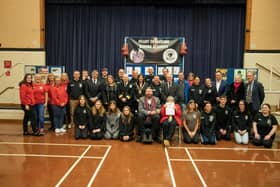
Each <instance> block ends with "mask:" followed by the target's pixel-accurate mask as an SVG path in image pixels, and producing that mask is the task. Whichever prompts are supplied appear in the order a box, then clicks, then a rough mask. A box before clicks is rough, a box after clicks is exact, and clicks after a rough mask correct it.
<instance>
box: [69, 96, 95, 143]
mask: <svg viewBox="0 0 280 187" xmlns="http://www.w3.org/2000/svg"><path fill="white" fill-rule="evenodd" d="M73 118H74V124H75V139H76V140H77V139H80V138H83V139H86V138H87V137H88V128H89V124H90V123H91V111H90V108H89V106H88V105H87V99H86V97H85V96H84V95H81V96H80V97H79V104H78V106H77V107H76V108H75V110H74V116H73Z"/></svg>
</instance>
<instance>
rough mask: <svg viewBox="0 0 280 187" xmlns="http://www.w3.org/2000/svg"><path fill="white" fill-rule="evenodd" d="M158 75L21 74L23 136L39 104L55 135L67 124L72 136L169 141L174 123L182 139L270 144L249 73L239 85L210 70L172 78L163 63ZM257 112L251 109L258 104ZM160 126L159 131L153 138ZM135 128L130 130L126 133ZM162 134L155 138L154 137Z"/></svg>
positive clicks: (269, 123)
mask: <svg viewBox="0 0 280 187" xmlns="http://www.w3.org/2000/svg"><path fill="white" fill-rule="evenodd" d="M162 71H163V72H162V76H158V75H154V72H153V68H149V69H148V75H146V76H144V75H142V74H139V73H138V72H137V71H136V70H134V71H133V72H132V77H131V79H129V77H128V75H127V74H125V70H124V69H119V71H118V74H117V77H116V78H114V77H113V76H112V75H109V73H108V69H107V68H102V71H101V76H100V75H99V72H98V71H97V70H93V71H92V73H91V77H90V76H89V73H88V71H86V70H83V71H82V76H81V74H80V72H79V71H74V72H73V78H72V79H71V80H69V79H68V75H67V74H66V73H63V74H62V75H61V77H55V76H54V75H52V74H49V75H48V78H47V81H46V83H42V81H41V77H40V75H35V77H34V81H33V78H32V75H31V74H26V75H25V77H24V79H23V81H21V83H20V98H21V104H22V108H23V110H24V119H23V134H24V135H29V134H31V133H29V132H28V128H27V123H28V121H30V122H31V126H32V131H33V132H32V134H33V135H43V134H44V108H46V109H48V113H49V118H50V121H51V129H53V130H54V131H55V133H57V134H63V133H65V132H66V128H65V127H63V124H67V126H66V127H68V128H71V127H74V128H75V138H76V139H79V138H88V137H89V138H91V139H102V138H105V139H120V140H122V141H130V140H133V139H134V138H136V141H138V142H144V143H151V142H153V141H156V142H158V143H162V142H163V143H164V145H165V146H169V145H170V141H171V140H172V137H173V135H174V133H175V129H176V127H177V126H179V127H180V126H182V127H181V128H182V132H183V140H184V142H185V143H198V142H199V141H201V143H202V144H216V142H217V140H221V139H225V140H230V139H231V137H232V136H231V134H232V133H233V137H234V139H235V142H236V143H238V144H248V142H249V139H250V138H251V139H252V143H253V144H254V145H263V146H264V147H271V146H272V142H273V140H274V138H275V133H276V130H277V125H278V122H277V120H276V118H275V117H274V116H273V115H272V114H271V113H270V105H269V104H266V103H265V104H262V103H263V100H264V97H265V94H264V88H263V86H262V84H261V83H260V82H258V81H257V80H255V78H254V73H253V72H247V83H246V84H245V83H244V82H243V80H242V78H241V77H240V75H236V76H235V79H234V82H233V83H232V84H230V85H228V84H227V83H226V82H225V81H224V80H222V73H221V72H219V71H217V72H216V76H215V81H214V82H212V80H211V79H210V78H206V79H205V83H204V84H201V82H200V78H199V76H195V75H194V74H193V73H189V74H188V76H187V79H185V74H184V72H180V73H179V74H178V80H177V81H174V79H173V75H172V74H171V73H169V72H168V69H166V68H164V69H163V70H162ZM260 109H261V111H260V112H259V110H260ZM161 129H162V132H163V135H162V136H161ZM135 132H136V136H134V135H135V134H134V133H135ZM161 137H163V140H162V138H161Z"/></svg>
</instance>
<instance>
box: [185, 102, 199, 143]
mask: <svg viewBox="0 0 280 187" xmlns="http://www.w3.org/2000/svg"><path fill="white" fill-rule="evenodd" d="M199 127H200V112H199V111H198V109H197V104H196V103H195V101H194V100H190V101H189V102H188V104H187V107H186V111H185V112H184V114H183V130H182V132H183V139H184V142H185V143H187V144H189V143H195V144H197V143H198V142H199Z"/></svg>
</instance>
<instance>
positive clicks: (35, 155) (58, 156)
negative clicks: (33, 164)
mask: <svg viewBox="0 0 280 187" xmlns="http://www.w3.org/2000/svg"><path fill="white" fill-rule="evenodd" d="M0 156H3V157H4V156H10V157H12V156H14V157H48V158H79V157H80V156H75V155H43V154H14V153H13V154H11V153H7V154H6V153H0ZM83 158H89V159H102V158H103V157H97V156H84V157H83Z"/></svg>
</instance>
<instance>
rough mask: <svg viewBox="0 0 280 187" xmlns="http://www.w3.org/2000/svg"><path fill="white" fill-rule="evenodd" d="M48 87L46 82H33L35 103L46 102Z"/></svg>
mask: <svg viewBox="0 0 280 187" xmlns="http://www.w3.org/2000/svg"><path fill="white" fill-rule="evenodd" d="M47 91H48V90H47V87H46V85H44V84H36V83H34V84H33V93H34V99H35V104H44V103H45V100H46V95H45V94H46V92H47Z"/></svg>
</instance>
